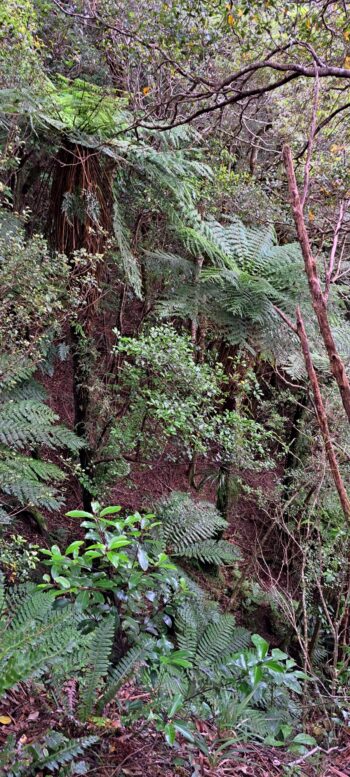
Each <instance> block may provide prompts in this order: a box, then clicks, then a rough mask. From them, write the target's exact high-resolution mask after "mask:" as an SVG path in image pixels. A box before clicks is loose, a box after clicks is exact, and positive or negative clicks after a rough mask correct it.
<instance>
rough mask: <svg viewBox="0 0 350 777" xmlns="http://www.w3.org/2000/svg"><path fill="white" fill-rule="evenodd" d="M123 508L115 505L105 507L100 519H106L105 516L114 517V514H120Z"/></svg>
mask: <svg viewBox="0 0 350 777" xmlns="http://www.w3.org/2000/svg"><path fill="white" fill-rule="evenodd" d="M121 509H122V508H121V507H119V506H117V505H115V506H114V507H104V508H103V510H101V512H100V518H104V516H105V515H113V514H114V513H120V511H121Z"/></svg>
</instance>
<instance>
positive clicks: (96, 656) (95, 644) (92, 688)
mask: <svg viewBox="0 0 350 777" xmlns="http://www.w3.org/2000/svg"><path fill="white" fill-rule="evenodd" d="M114 631H115V618H114V616H113V615H111V616H108V617H107V618H104V620H102V621H101V623H100V624H99V625H98V627H97V628H96V630H95V632H94V635H93V638H92V641H91V644H90V649H89V657H88V663H89V671H88V674H87V677H86V680H85V685H84V687H83V689H82V692H81V702H80V707H79V715H80V717H81V719H82V720H87V718H88V717H89V715H90V714H91V711H92V709H93V706H94V704H95V702H96V700H97V699H96V696H97V692H98V689H99V686H100V684H101V682H102V680H103V678H104V677H105V676H106V675H107V672H108V669H109V661H110V655H111V650H112V645H113V638H114Z"/></svg>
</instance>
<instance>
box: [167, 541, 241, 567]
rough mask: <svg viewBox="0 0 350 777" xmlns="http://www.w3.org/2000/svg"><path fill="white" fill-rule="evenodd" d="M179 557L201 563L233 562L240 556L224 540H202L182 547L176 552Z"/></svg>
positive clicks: (233, 547)
mask: <svg viewBox="0 0 350 777" xmlns="http://www.w3.org/2000/svg"><path fill="white" fill-rule="evenodd" d="M174 555H175V556H176V555H179V556H181V558H184V559H190V560H192V561H200V562H202V564H217V565H218V566H219V564H233V563H234V562H235V561H237V560H238V559H239V558H240V553H239V552H238V550H237V549H236V548H235V546H234V545H232V544H231V543H230V542H226V540H203V542H194V543H191V545H190V546H189V547H188V548H183V549H182V550H181V552H179V553H178V554H177V553H176V552H174Z"/></svg>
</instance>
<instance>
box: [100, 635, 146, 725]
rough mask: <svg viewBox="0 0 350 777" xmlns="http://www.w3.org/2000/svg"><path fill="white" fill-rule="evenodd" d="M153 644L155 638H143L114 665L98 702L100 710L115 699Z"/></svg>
mask: <svg viewBox="0 0 350 777" xmlns="http://www.w3.org/2000/svg"><path fill="white" fill-rule="evenodd" d="M152 646H154V640H153V639H151V638H149V637H147V638H145V639H142V638H141V639H140V641H139V642H138V644H137V645H135V646H134V647H132V648H130V650H128V652H127V653H126V654H125V656H123V657H122V658H121V659H120V661H118V664H117V666H114V667H112V668H111V669H110V670H109V672H108V678H107V680H106V685H105V689H104V691H103V694H102V697H101V699H100V700H99V703H98V709H99V710H100V711H102V710H103V708H104V707H105V706H106V704H108V703H109V702H110V701H112V700H113V699H114V697H115V695H116V693H117V691H118V690H119V688H120V687H121V685H122V684H123V683H124V682H125V681H126V680H127V678H128V677H129V676H130V674H131V673H132V672H133V671H134V670H135V668H136V667H137V666H139V665H140V664H142V662H143V661H144V660H145V658H146V657H147V655H148V653H149V651H150V649H151V648H152Z"/></svg>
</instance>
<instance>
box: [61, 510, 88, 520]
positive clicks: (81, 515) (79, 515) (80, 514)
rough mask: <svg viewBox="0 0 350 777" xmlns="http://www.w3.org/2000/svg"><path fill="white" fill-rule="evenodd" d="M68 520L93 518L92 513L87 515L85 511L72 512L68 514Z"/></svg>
mask: <svg viewBox="0 0 350 777" xmlns="http://www.w3.org/2000/svg"><path fill="white" fill-rule="evenodd" d="M66 516H67V518H93V517H94V516H93V515H92V513H87V512H86V511H85V510H70V511H69V513H66Z"/></svg>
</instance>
